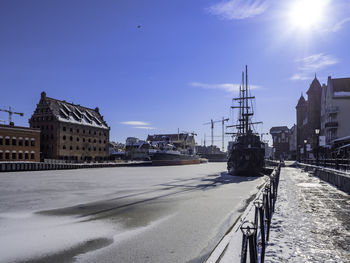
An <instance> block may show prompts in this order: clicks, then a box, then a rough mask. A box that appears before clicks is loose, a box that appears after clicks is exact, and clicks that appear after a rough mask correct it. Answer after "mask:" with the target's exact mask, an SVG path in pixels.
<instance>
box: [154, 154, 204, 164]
mask: <svg viewBox="0 0 350 263" xmlns="http://www.w3.org/2000/svg"><path fill="white" fill-rule="evenodd" d="M199 163H200V158H199V157H198V156H195V155H187V154H170V153H154V154H153V156H152V165H155V166H161V165H186V164H199Z"/></svg>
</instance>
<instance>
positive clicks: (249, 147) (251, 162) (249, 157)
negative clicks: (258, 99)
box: [227, 66, 265, 176]
mask: <svg viewBox="0 0 350 263" xmlns="http://www.w3.org/2000/svg"><path fill="white" fill-rule="evenodd" d="M247 75H248V69H247V66H246V74H245V77H246V82H245V86H244V73H243V74H242V82H243V83H242V86H240V90H239V97H238V98H234V99H233V100H234V101H238V106H232V108H236V109H239V118H238V124H236V125H231V126H227V127H234V128H236V129H237V132H236V133H231V134H232V135H235V136H236V139H235V141H233V142H232V143H231V148H230V149H229V155H228V161H227V170H228V172H229V174H231V175H243V176H260V175H261V172H262V170H263V166H264V158H265V144H264V143H263V142H261V140H260V136H259V135H258V134H257V133H254V132H253V129H254V126H253V125H254V124H259V123H262V122H252V116H253V115H254V112H253V108H252V103H251V104H249V101H250V100H252V99H254V98H255V97H253V96H251V95H250V91H249V87H248V76H247Z"/></svg>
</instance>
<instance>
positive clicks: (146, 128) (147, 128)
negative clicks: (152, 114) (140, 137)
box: [134, 126, 156, 130]
mask: <svg viewBox="0 0 350 263" xmlns="http://www.w3.org/2000/svg"><path fill="white" fill-rule="evenodd" d="M134 128H136V129H144V130H155V129H156V128H154V127H150V126H136V127H134Z"/></svg>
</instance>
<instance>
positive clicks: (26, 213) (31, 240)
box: [0, 163, 263, 263]
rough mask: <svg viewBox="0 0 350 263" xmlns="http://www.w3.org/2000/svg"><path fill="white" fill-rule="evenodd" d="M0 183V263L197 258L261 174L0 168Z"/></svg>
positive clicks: (206, 168) (203, 168) (206, 167)
mask: <svg viewBox="0 0 350 263" xmlns="http://www.w3.org/2000/svg"><path fill="white" fill-rule="evenodd" d="M0 182H1V183H0V262H50V263H51V262H72V261H74V262H189V261H191V262H202V261H203V259H204V258H206V257H207V255H208V254H209V253H210V252H211V251H212V250H213V248H214V247H215V245H216V244H217V243H218V242H219V240H220V239H221V238H222V236H223V235H224V234H225V232H226V231H227V229H228V228H229V227H230V226H232V224H233V222H235V220H236V219H237V217H238V216H239V215H240V214H241V212H242V211H243V210H244V207H245V205H246V203H247V202H246V200H247V199H249V198H250V197H251V196H252V195H253V194H254V193H256V192H257V191H258V189H257V187H258V186H260V185H262V183H263V178H253V177H252V178H249V177H232V176H230V175H227V173H226V164H225V163H208V164H201V165H188V166H171V167H170V166H169V167H120V168H101V169H79V170H57V171H33V172H12V173H0ZM248 203H249V202H248Z"/></svg>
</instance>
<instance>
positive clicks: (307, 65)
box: [290, 53, 339, 80]
mask: <svg viewBox="0 0 350 263" xmlns="http://www.w3.org/2000/svg"><path fill="white" fill-rule="evenodd" d="M296 62H297V63H299V67H298V70H299V72H298V73H296V74H294V75H293V76H292V77H290V79H291V80H307V79H311V76H312V75H313V74H315V73H316V72H318V71H321V70H323V69H325V68H327V67H329V66H332V65H335V64H337V63H339V60H338V59H337V58H335V57H333V56H331V55H325V54H323V53H319V54H314V55H311V56H308V57H305V58H302V59H297V60H296Z"/></svg>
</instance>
